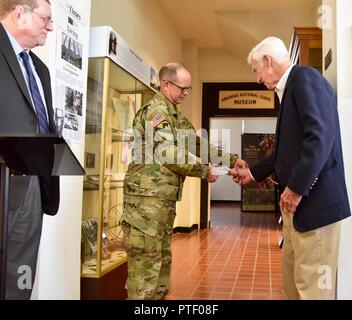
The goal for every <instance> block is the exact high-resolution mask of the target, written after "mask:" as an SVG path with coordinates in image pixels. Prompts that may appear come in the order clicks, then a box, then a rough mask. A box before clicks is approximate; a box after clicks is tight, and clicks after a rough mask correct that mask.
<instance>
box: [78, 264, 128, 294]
mask: <svg viewBox="0 0 352 320" xmlns="http://www.w3.org/2000/svg"><path fill="white" fill-rule="evenodd" d="M126 279H127V262H125V263H123V264H122V265H120V266H118V267H117V268H115V269H114V270H112V271H111V272H109V273H107V274H106V275H104V276H102V277H101V278H83V277H82V278H81V300H126V299H127V290H126V289H125V283H126Z"/></svg>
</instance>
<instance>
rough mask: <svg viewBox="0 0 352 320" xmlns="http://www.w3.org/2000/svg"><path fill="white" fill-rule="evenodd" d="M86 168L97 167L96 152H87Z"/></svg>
mask: <svg viewBox="0 0 352 320" xmlns="http://www.w3.org/2000/svg"><path fill="white" fill-rule="evenodd" d="M86 168H91V169H94V168H95V153H89V152H86Z"/></svg>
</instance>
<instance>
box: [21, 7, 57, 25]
mask: <svg viewBox="0 0 352 320" xmlns="http://www.w3.org/2000/svg"><path fill="white" fill-rule="evenodd" d="M23 9H24V10H27V11H29V12H31V13H34V14H35V15H37V16H38V17H39V18H40V19H41V20H42V21H43V24H44V25H45V26H47V25H53V23H54V21H53V20H52V17H45V16H42V15H41V14H39V13H36V12H35V11H33V9H30V8H27V7H23Z"/></svg>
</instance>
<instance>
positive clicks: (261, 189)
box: [241, 133, 277, 212]
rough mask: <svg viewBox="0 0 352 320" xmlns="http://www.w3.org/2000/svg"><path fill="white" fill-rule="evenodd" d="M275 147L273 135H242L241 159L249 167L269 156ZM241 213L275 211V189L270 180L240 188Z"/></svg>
mask: <svg viewBox="0 0 352 320" xmlns="http://www.w3.org/2000/svg"><path fill="white" fill-rule="evenodd" d="M274 145H275V135H274V134H260V133H245V134H243V135H242V158H243V160H245V161H246V162H247V163H248V165H249V167H251V166H253V165H254V164H256V163H257V162H259V161H260V160H262V159H264V158H265V157H266V156H268V155H270V154H271V153H272V151H273V148H274ZM241 199H242V211H261V212H265V211H270V212H271V211H276V208H277V205H276V203H277V201H276V187H275V184H274V183H273V182H272V180H271V179H265V180H264V181H259V182H252V183H249V184H247V185H245V186H243V187H242V192H241Z"/></svg>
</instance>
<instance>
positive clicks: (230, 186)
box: [210, 118, 276, 201]
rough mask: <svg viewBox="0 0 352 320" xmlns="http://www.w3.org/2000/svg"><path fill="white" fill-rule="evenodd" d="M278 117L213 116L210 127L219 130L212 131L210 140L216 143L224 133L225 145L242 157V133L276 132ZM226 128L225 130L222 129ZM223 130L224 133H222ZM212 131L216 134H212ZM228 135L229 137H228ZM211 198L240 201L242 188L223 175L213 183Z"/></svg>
mask: <svg viewBox="0 0 352 320" xmlns="http://www.w3.org/2000/svg"><path fill="white" fill-rule="evenodd" d="M275 127H276V118H266V119H236V118H227V119H226V118H213V119H211V122H210V129H211V130H212V129H217V130H218V133H217V132H212V131H211V133H210V137H211V138H210V140H211V141H213V143H216V141H218V140H219V139H221V136H222V134H223V135H224V138H225V140H227V141H226V142H225V143H224V142H223V146H224V147H228V150H229V151H230V152H231V153H237V154H238V155H239V156H240V157H241V134H243V133H275ZM222 130H224V131H222ZM222 132H223V133H222ZM212 133H214V135H213V136H212ZM227 136H228V139H226V138H227ZM211 200H216V201H240V200H241V188H240V187H239V186H238V185H237V184H236V183H234V182H233V180H232V179H231V178H230V177H228V176H221V177H219V178H218V180H217V181H216V182H215V183H213V184H211Z"/></svg>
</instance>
